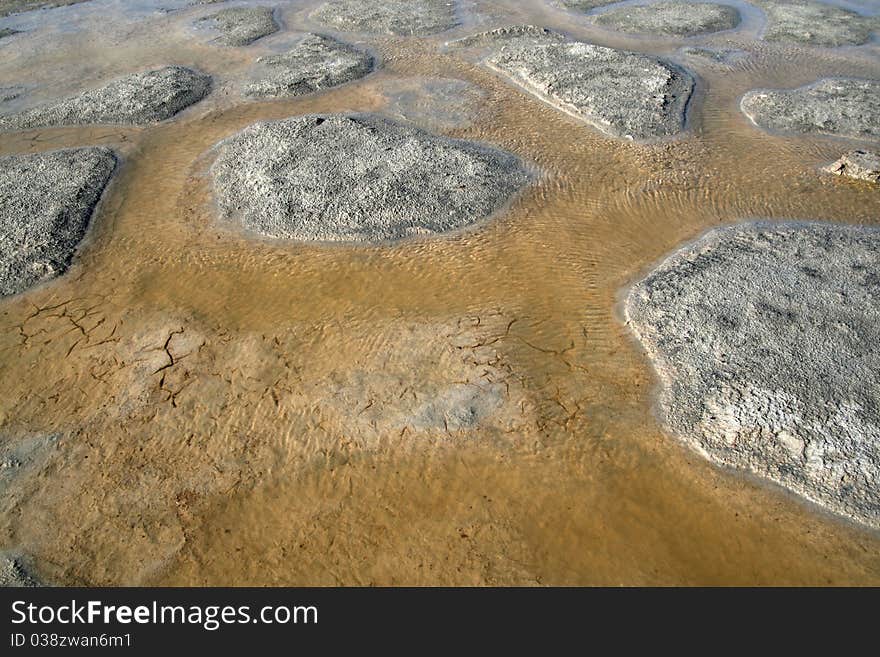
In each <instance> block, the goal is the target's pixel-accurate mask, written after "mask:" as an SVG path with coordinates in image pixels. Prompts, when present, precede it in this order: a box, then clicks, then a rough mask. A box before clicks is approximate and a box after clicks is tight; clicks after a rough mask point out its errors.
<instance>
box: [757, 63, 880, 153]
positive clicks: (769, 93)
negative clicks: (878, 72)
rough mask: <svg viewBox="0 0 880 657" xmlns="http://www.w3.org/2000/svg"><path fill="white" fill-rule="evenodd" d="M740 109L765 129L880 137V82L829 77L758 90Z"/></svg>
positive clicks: (865, 137)
mask: <svg viewBox="0 0 880 657" xmlns="http://www.w3.org/2000/svg"><path fill="white" fill-rule="evenodd" d="M740 108H741V109H742V111H743V113H744V114H745V115H746V116H748V117H749V118H750V119H751V120H752V122H753V123H754V124H755V125H757V126H759V127H761V128H764V129H765V130H772V131H778V132H784V133H796V134H809V133H814V134H822V135H831V136H834V137H850V138H853V139H880V82H875V81H873V80H857V79H851V78H828V79H825V80H820V81H819V82H816V83H814V84H810V85H807V86H804V87H798V88H797V89H790V90H788V89H756V90H754V91H750V92H748V93H747V94H745V95H744V96H743V98H742V101H741V102H740Z"/></svg>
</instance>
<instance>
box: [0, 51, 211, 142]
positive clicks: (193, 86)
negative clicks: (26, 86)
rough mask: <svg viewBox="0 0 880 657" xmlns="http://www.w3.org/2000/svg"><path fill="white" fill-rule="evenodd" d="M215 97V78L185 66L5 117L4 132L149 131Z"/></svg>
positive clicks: (134, 77)
mask: <svg viewBox="0 0 880 657" xmlns="http://www.w3.org/2000/svg"><path fill="white" fill-rule="evenodd" d="M210 92H211V77H210V76H209V75H206V74H204V73H201V72H199V71H195V70H192V69H189V68H184V67H183V66H166V67H164V68H160V69H155V70H152V71H146V72H143V73H134V74H132V75H127V76H125V77H122V78H118V79H116V80H114V81H112V82H110V83H109V84H107V85H105V86H103V87H99V88H97V89H91V90H89V91H84V92H82V93H81V94H78V95H76V96H72V97H70V98H66V99H64V100H61V101H59V102H57V103H53V104H48V105H43V106H40V107H35V108H32V109H29V110H25V111H23V112H20V113H18V114H12V115H9V116H2V117H0V130H25V129H28V128H41V127H47V126H65V125H85V124H101V123H117V124H130V125H146V124H149V123H156V122H158V121H164V120H166V119H169V118H171V117H172V116H174V115H175V114H177V113H178V112H180V111H181V110H183V109H185V108H187V107H189V106H190V105H193V104H194V103H197V102H198V101H200V100H202V99H203V98H204V97H205V96H207V95H208V94H209V93H210Z"/></svg>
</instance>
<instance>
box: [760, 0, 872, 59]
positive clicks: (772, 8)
mask: <svg viewBox="0 0 880 657" xmlns="http://www.w3.org/2000/svg"><path fill="white" fill-rule="evenodd" d="M753 2H754V4H756V5H758V6H759V7H760V8H761V9H762V10H763V11H764V13H765V14H766V15H767V27H766V29H765V30H764V39H765V40H766V41H778V42H782V43H802V44H808V45H813V46H825V47H828V48H835V47H837V46H858V45H861V44H863V43H867V42H868V41H869V40H870V38H871V32H874V31H877V30H878V29H880V19H878V18H876V17H869V16H861V15H860V14H857V13H855V12H854V11H849V10H847V9H843V8H841V7H835V6H832V5H829V4H825V3H824V2H813V1H812V0H784V1H782V0H753Z"/></svg>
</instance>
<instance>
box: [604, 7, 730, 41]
mask: <svg viewBox="0 0 880 657" xmlns="http://www.w3.org/2000/svg"><path fill="white" fill-rule="evenodd" d="M593 21H594V22H595V23H596V24H597V25H600V26H602V27H605V28H609V29H612V30H617V31H620V32H630V33H637V34H652V35H656V36H671V37H689V36H695V35H697V34H707V33H709V32H720V31H721V30H731V29H733V28H735V27H736V26H737V25H739V23H740V15H739V12H738V11H737V10H736V9H735V8H733V7H731V6H729V5H721V4H716V3H711V2H698V3H694V2H654V3H652V4H650V5H637V6H632V5H630V6H624V7H618V8H612V9H609V10H608V11H605V12H602V13H601V14H597V15H596V17H595V18H594V19H593Z"/></svg>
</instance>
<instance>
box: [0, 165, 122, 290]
mask: <svg viewBox="0 0 880 657" xmlns="http://www.w3.org/2000/svg"><path fill="white" fill-rule="evenodd" d="M115 165H116V158H115V156H114V155H113V152H112V151H110V150H108V149H106V148H74V149H66V150H59V151H50V152H47V153H34V154H27V155H10V156H7V157H3V158H0V296H8V295H11V294H18V293H19V292H23V291H24V290H26V289H28V288H30V287H32V286H34V285H37V284H38V283H41V282H43V281H45V280H48V279H51V278H54V277H56V276H59V275H61V274H63V273H64V272H65V271H66V270H67V268H68V266H69V265H70V262H71V260H72V259H73V255H74V252H75V251H76V248H77V245H78V244H79V243H80V241H81V240H82V238H83V236H84V235H85V233H86V229H87V228H88V225H89V219H90V218H91V215H92V211H93V209H94V207H95V205H96V204H97V203H98V199H99V198H100V197H101V192H102V191H103V190H104V187H105V186H106V185H107V183H108V182H109V180H110V176H111V175H112V173H113V169H114V167H115Z"/></svg>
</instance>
